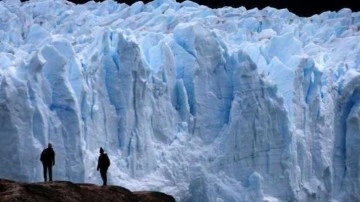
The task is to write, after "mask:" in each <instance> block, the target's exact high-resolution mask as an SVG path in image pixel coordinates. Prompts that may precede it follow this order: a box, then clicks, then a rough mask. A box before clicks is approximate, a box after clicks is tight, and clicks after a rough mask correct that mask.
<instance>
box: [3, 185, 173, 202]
mask: <svg viewBox="0 0 360 202" xmlns="http://www.w3.org/2000/svg"><path fill="white" fill-rule="evenodd" d="M0 201H1V202H17V201H22V202H48V201H52V202H65V201H66V202H80V201H84V202H85V201H86V202H88V201H94V202H101V201H104V202H105V201H107V202H111V201H114V202H115V201H116V202H140V201H141V202H175V199H174V197H172V196H169V195H167V194H164V193H161V192H150V191H149V192H148V191H141V192H131V191H129V190H127V189H125V188H123V187H119V186H113V185H109V186H105V187H102V186H97V185H93V184H74V183H71V182H67V181H55V182H46V183H44V182H39V183H22V182H14V181H10V180H4V179H0Z"/></svg>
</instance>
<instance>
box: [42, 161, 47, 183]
mask: <svg viewBox="0 0 360 202" xmlns="http://www.w3.org/2000/svg"><path fill="white" fill-rule="evenodd" d="M43 172H44V173H43V174H44V182H46V181H47V173H46V165H45V164H43Z"/></svg>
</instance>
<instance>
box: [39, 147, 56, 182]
mask: <svg viewBox="0 0 360 202" xmlns="http://www.w3.org/2000/svg"><path fill="white" fill-rule="evenodd" d="M40 161H41V162H42V164H43V168H44V180H45V182H46V181H47V172H48V171H49V181H50V182H51V181H52V167H53V166H54V165H55V152H54V150H53V148H52V145H51V144H50V143H49V144H48V148H46V149H44V150H43V151H42V152H41V156H40Z"/></svg>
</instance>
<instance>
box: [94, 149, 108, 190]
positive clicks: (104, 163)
mask: <svg viewBox="0 0 360 202" xmlns="http://www.w3.org/2000/svg"><path fill="white" fill-rule="evenodd" d="M109 166H110V159H109V157H108V155H107V154H106V153H104V150H103V148H102V147H100V156H99V160H98V166H97V170H98V171H99V169H100V175H101V179H102V181H103V186H105V185H106V184H107V176H106V175H107V174H106V173H107V170H108V168H109Z"/></svg>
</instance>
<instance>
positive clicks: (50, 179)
mask: <svg viewBox="0 0 360 202" xmlns="http://www.w3.org/2000/svg"><path fill="white" fill-rule="evenodd" d="M48 168H49V181H50V182H52V166H51V165H50V166H48Z"/></svg>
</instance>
